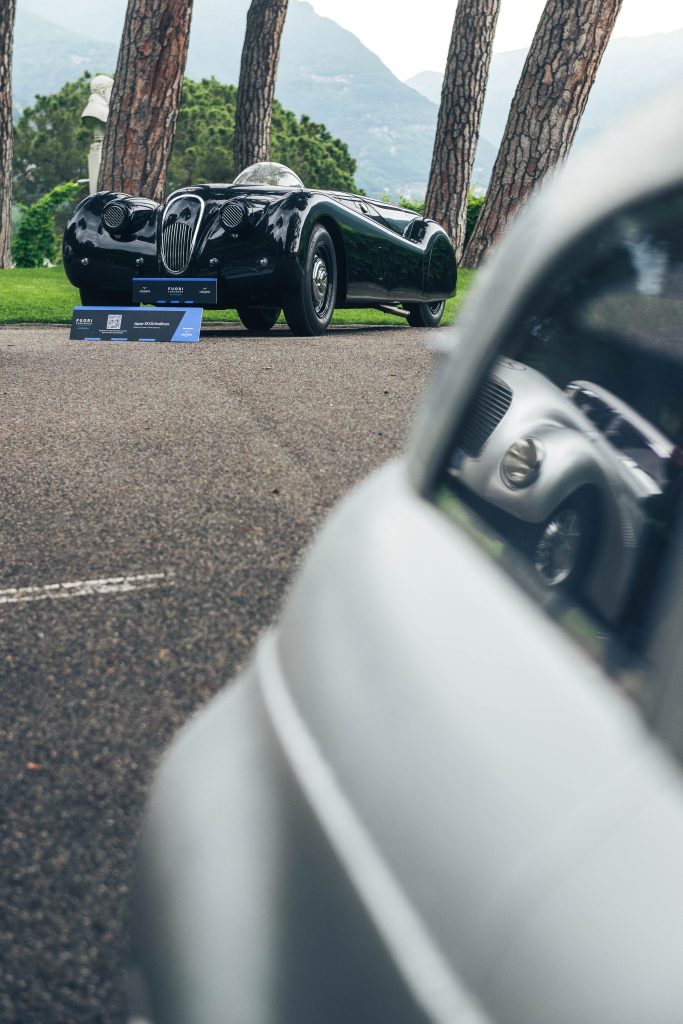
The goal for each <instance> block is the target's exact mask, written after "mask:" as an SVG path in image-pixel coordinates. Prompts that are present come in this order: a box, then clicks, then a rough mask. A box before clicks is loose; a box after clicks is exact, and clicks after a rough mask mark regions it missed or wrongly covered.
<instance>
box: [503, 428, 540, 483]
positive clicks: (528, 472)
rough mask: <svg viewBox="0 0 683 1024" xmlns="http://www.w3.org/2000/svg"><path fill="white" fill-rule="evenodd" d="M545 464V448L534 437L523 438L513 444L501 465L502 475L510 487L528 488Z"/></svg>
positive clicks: (504, 481)
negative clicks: (542, 464)
mask: <svg viewBox="0 0 683 1024" xmlns="http://www.w3.org/2000/svg"><path fill="white" fill-rule="evenodd" d="M542 462H543V446H542V445H541V444H540V442H539V441H536V440H534V438H533V437H522V438H520V440H519V441H515V442H514V444H511V445H510V447H509V448H508V450H507V451H506V452H505V455H504V456H503V458H502V459H501V463H500V475H501V476H502V478H503V483H505V484H507V486H508V487H514V488H516V487H528V485H529V484H531V483H533V482H534V480H535V479H536V477H537V476H538V473H539V470H540V468H541V463H542Z"/></svg>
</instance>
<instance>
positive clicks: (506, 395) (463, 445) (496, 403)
mask: <svg viewBox="0 0 683 1024" xmlns="http://www.w3.org/2000/svg"><path fill="white" fill-rule="evenodd" d="M511 402H512V391H511V390H510V388H509V387H508V386H507V384H505V382H504V381H502V380H500V379H499V378H498V377H487V379H486V381H485V382H484V384H483V386H482V388H481V389H480V391H479V393H478V395H477V397H476V398H475V400H474V402H473V404H472V405H471V406H470V408H469V409H468V411H467V414H466V416H465V419H464V420H463V422H462V424H461V425H460V430H459V431H458V435H457V437H456V442H455V443H456V447H457V448H459V449H460V451H462V452H464V454H465V455H468V456H469V457H470V458H471V459H476V458H477V456H479V455H481V451H482V448H483V447H484V445H485V444H486V442H487V441H488V439H489V438H490V436H491V434H492V433H493V431H494V430H495V429H496V427H497V426H498V424H499V423H500V421H501V420H502V418H503V416H504V415H505V413H506V412H507V411H508V409H509V408H510V403H511Z"/></svg>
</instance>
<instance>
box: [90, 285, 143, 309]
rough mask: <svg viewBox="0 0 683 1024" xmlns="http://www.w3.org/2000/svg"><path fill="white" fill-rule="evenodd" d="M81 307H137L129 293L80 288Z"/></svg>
mask: <svg viewBox="0 0 683 1024" xmlns="http://www.w3.org/2000/svg"><path fill="white" fill-rule="evenodd" d="M79 291H80V293H81V305H82V306H138V305H139V303H138V302H133V301H132V296H131V293H130V292H121V291H119V292H107V291H104V289H103V288H80V289H79Z"/></svg>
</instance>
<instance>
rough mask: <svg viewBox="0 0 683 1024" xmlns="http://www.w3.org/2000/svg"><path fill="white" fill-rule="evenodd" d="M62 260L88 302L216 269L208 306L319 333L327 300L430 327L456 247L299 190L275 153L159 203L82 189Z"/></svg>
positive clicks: (411, 225) (449, 283)
mask: <svg viewBox="0 0 683 1024" xmlns="http://www.w3.org/2000/svg"><path fill="white" fill-rule="evenodd" d="M64 267H65V269H66V273H67V276H68V278H69V280H70V281H71V283H72V284H73V285H75V286H76V287H77V288H79V289H80V292H81V301H82V303H83V304H84V305H113V304H118V305H130V304H131V298H132V282H133V279H134V278H135V277H158V276H163V277H171V278H183V277H194V278H197V277H207V278H216V282H217V302H216V305H215V306H211V307H209V308H212V309H236V310H237V312H238V314H239V317H240V319H241V320H242V323H243V324H244V326H245V327H247V328H248V329H250V330H256V331H264V330H269V329H270V328H271V327H272V326H273V324H274V323H275V321H276V320H277V318H278V315H279V313H280V310H281V309H282V310H283V311H284V314H285V318H286V320H287V323H288V324H289V326H290V328H291V329H292V331H294V333H295V334H322V333H323V332H324V331H325V330H326V329H327V326H328V324H329V322H330V319H331V317H332V313H333V311H334V308H335V306H337V307H342V308H347V309H348V308H362V307H377V308H380V309H384V310H387V311H389V312H392V313H396V314H397V315H399V316H404V317H406V318H407V320H408V322H409V323H410V324H411V325H412V326H414V327H436V326H437V325H438V324H439V321H440V320H441V317H442V315H443V310H444V305H445V300H446V299H447V298H449V297H450V296H451V295H453V294H454V292H455V285H456V266H455V256H454V253H453V247H452V246H451V243H450V241H449V239H448V236H447V235H446V233H445V232H444V231H443V230H442V229H441V228H440V227H439V225H438V224H436V223H435V222H434V221H431V220H425V219H423V218H422V217H419V216H417V215H416V214H415V213H414V212H412V211H411V210H405V209H403V208H401V207H398V206H392V205H390V204H388V203H384V202H376V201H374V200H369V199H367V198H364V197H362V196H356V195H349V194H347V193H344V192H331V191H330V192H328V191H321V190H318V189H307V188H304V186H303V184H302V183H301V181H300V180H299V178H298V177H297V176H296V174H294V172H293V171H290V170H289V169H288V168H287V167H284V166H283V165H282V164H275V163H261V164H254V165H253V166H252V167H248V168H247V169H246V170H245V171H243V172H242V173H241V174H240V175H239V176H238V177H237V178H236V179H235V181H234V182H233V184H232V185H196V186H194V187H191V188H182V189H179V190H178V191H176V192H173V193H172V195H170V196H169V198H168V199H167V200H166V202H165V203H164V204H163V205H159V204H158V203H155V202H153V201H152V200H150V199H139V198H135V197H134V196H128V195H125V194H122V193H120V192H98V193H97V194H96V195H94V196H89V197H88V198H87V199H85V200H84V201H83V202H82V203H81V204H80V205H79V206H78V207H77V209H76V211H75V212H74V214H73V216H72V218H71V219H70V221H69V223H68V224H67V226H66V231H65V233H64Z"/></svg>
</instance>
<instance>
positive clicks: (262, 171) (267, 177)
mask: <svg viewBox="0 0 683 1024" xmlns="http://www.w3.org/2000/svg"><path fill="white" fill-rule="evenodd" d="M233 185H280V186H282V187H285V188H303V187H304V186H303V182H302V181H301V178H299V177H298V176H297V175H296V174H295V173H294V171H290V169H289V167H285V165H284V164H274V163H261V164H252V165H251V167H247V168H245V170H243V171H242V173H241V174H238V175H237V177H236V178H235V180H234V182H233Z"/></svg>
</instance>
